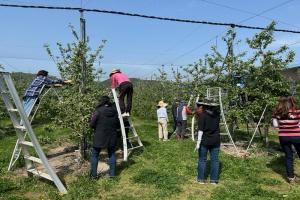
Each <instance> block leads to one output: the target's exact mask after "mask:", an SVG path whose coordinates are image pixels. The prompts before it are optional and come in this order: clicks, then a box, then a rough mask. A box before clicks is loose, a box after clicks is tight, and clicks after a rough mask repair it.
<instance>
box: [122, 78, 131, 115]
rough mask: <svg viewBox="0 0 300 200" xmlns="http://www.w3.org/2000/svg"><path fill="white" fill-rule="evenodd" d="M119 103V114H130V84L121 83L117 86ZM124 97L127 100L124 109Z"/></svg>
mask: <svg viewBox="0 0 300 200" xmlns="http://www.w3.org/2000/svg"><path fill="white" fill-rule="evenodd" d="M119 92H120V95H119V103H120V108H121V112H122V113H124V112H128V113H130V112H131V107H132V95H133V86H132V83H131V82H123V83H121V84H120V86H119ZM125 96H126V98H127V99H126V100H127V106H126V107H125V102H124V100H125Z"/></svg>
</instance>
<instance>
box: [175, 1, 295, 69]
mask: <svg viewBox="0 0 300 200" xmlns="http://www.w3.org/2000/svg"><path fill="white" fill-rule="evenodd" d="M292 1H295V0H288V1H285V2H283V3H280V4H278V5H275V6H273V7H271V8H268V9H265V10H263V11H261V12H260V13H257V14H255V15H254V16H252V17H248V18H246V19H243V20H241V21H239V22H238V23H243V22H246V21H248V20H250V19H253V18H255V17H258V16H261V15H262V14H264V13H266V12H269V11H272V10H274V9H276V8H279V7H281V6H283V5H286V4H288V3H290V2H292ZM224 33H225V32H223V31H222V33H219V34H218V35H215V36H213V37H212V38H210V39H209V40H207V41H206V42H203V43H201V44H200V45H198V46H197V47H194V48H193V49H191V50H188V51H187V52H184V53H183V54H181V55H179V56H177V57H175V58H174V60H178V59H180V58H182V57H184V56H186V55H188V54H190V53H192V52H194V51H196V50H197V49H199V48H201V47H203V46H205V45H206V44H208V43H209V42H211V41H212V40H213V39H214V38H215V37H218V36H220V35H221V34H224ZM169 62H171V63H172V62H174V61H169Z"/></svg>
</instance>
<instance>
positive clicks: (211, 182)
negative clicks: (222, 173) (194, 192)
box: [210, 181, 218, 185]
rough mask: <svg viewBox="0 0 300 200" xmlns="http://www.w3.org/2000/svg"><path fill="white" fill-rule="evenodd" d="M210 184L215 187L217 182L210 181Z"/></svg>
mask: <svg viewBox="0 0 300 200" xmlns="http://www.w3.org/2000/svg"><path fill="white" fill-rule="evenodd" d="M210 184H211V185H217V184H218V182H217V181H210Z"/></svg>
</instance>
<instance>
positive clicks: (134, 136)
mask: <svg viewBox="0 0 300 200" xmlns="http://www.w3.org/2000/svg"><path fill="white" fill-rule="evenodd" d="M138 137H139V136H132V137H128V138H126V139H132V138H138Z"/></svg>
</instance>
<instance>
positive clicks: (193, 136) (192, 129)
mask: <svg viewBox="0 0 300 200" xmlns="http://www.w3.org/2000/svg"><path fill="white" fill-rule="evenodd" d="M199 98H200V96H199V95H197V98H196V102H195V103H196V104H197V102H198V101H199ZM195 121H196V115H193V117H192V125H191V134H192V140H193V141H195Z"/></svg>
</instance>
